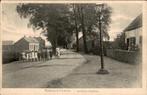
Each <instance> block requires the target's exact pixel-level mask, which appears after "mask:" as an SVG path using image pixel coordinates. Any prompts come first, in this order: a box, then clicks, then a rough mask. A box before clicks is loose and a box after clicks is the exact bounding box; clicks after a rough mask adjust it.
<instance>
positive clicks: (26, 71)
mask: <svg viewBox="0 0 147 95" xmlns="http://www.w3.org/2000/svg"><path fill="white" fill-rule="evenodd" d="M104 62H105V68H106V69H107V70H108V71H109V74H108V75H99V74H96V72H97V71H98V69H99V68H100V57H99V56H95V55H85V54H77V53H74V52H71V51H66V53H64V54H63V55H62V56H61V57H60V58H59V59H53V60H49V61H45V62H43V61H41V62H28V63H16V62H15V63H11V64H3V87H12V88H13V87H16V88H17V87H20V88H21V87H22V88H28V87H29V88H36V87H37V88H46V87H49V88H80V87H81V88H111V87H114V88H115V87H140V86H141V85H140V78H141V76H139V75H141V74H139V71H140V69H141V68H140V67H139V65H130V64H126V63H123V62H119V61H116V60H113V59H111V58H108V57H104Z"/></svg>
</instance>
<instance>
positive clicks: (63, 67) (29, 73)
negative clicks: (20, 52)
mask: <svg viewBox="0 0 147 95" xmlns="http://www.w3.org/2000/svg"><path fill="white" fill-rule="evenodd" d="M67 53H68V54H66V53H65V54H63V55H62V56H61V57H60V58H55V59H53V60H49V61H40V62H13V63H10V64H3V67H2V68H3V77H2V87H4V88H5V87H6V88H46V87H48V83H49V82H50V81H52V80H56V79H60V78H63V77H65V76H67V75H68V74H70V73H71V72H72V70H73V69H75V68H76V67H78V66H80V65H81V64H82V63H84V62H85V61H86V60H85V59H84V57H83V56H81V55H80V54H77V53H74V52H71V51H67Z"/></svg>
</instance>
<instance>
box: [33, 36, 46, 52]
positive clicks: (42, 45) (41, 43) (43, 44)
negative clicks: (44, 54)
mask: <svg viewBox="0 0 147 95" xmlns="http://www.w3.org/2000/svg"><path fill="white" fill-rule="evenodd" d="M34 38H35V39H36V40H37V41H38V42H39V51H42V50H43V49H45V40H43V39H42V38H41V37H34Z"/></svg>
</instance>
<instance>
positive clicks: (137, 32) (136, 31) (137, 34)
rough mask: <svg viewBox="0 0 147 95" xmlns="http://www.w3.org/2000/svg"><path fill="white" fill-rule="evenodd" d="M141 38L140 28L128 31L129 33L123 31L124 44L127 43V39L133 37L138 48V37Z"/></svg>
mask: <svg viewBox="0 0 147 95" xmlns="http://www.w3.org/2000/svg"><path fill="white" fill-rule="evenodd" d="M141 36H142V27H139V28H136V29H133V30H130V31H125V43H127V39H128V38H132V37H135V42H136V43H135V45H138V46H140V44H141V43H140V40H141V39H140V37H141Z"/></svg>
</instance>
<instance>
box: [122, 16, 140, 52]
mask: <svg viewBox="0 0 147 95" xmlns="http://www.w3.org/2000/svg"><path fill="white" fill-rule="evenodd" d="M124 33H125V43H126V45H127V48H128V50H133V48H134V49H140V48H141V47H142V14H140V15H139V16H137V17H136V18H135V19H134V20H133V21H132V22H131V23H130V24H129V25H128V27H126V28H125V29H124Z"/></svg>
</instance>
